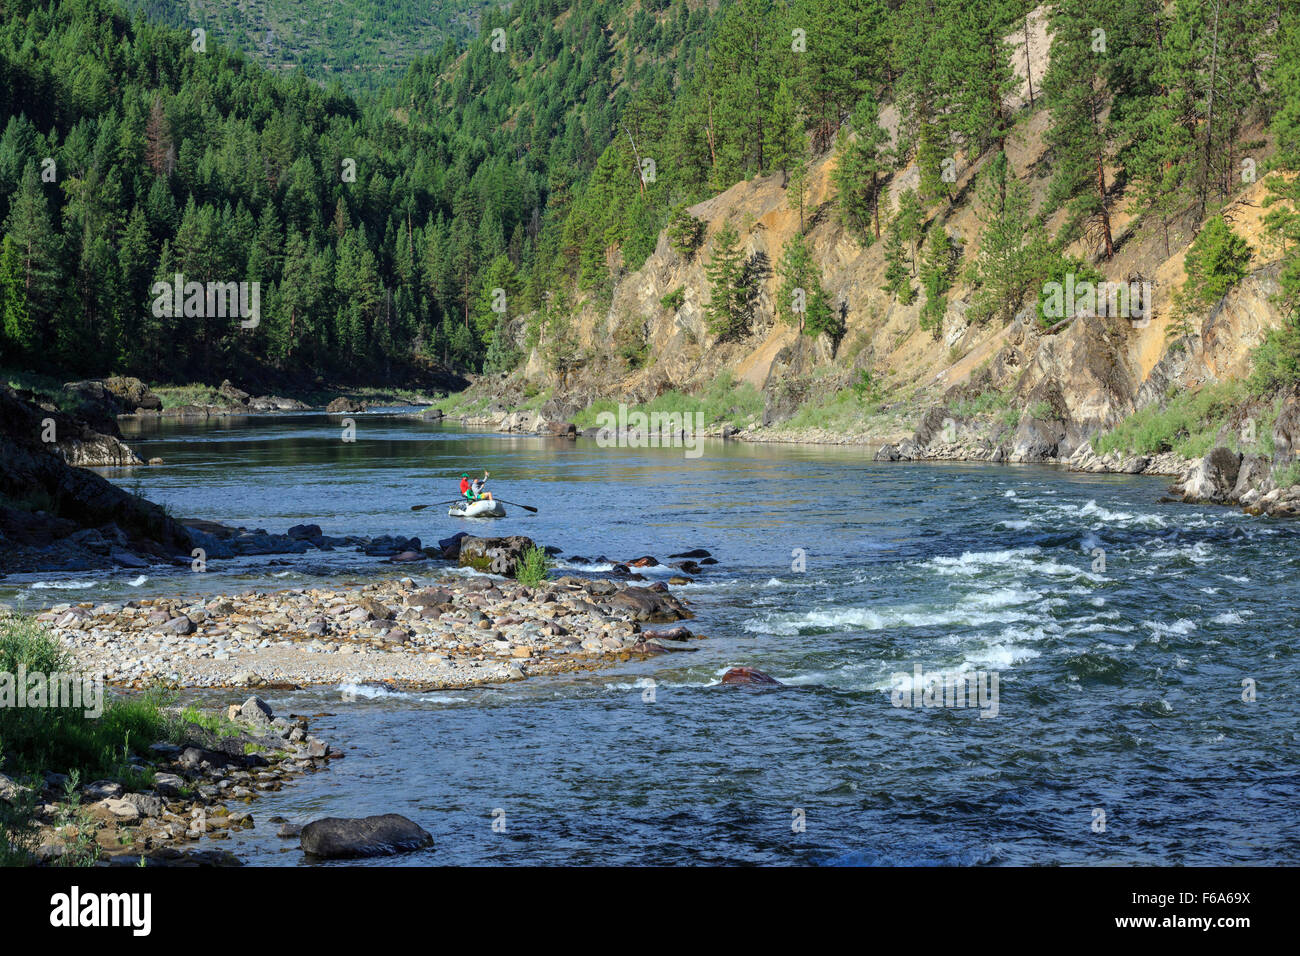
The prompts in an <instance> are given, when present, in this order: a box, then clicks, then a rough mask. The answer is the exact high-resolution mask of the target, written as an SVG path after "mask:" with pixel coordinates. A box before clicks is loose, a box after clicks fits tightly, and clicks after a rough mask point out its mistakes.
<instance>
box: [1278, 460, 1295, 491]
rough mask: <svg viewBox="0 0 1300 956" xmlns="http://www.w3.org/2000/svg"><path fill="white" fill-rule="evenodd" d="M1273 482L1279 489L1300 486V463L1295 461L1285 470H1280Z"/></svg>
mask: <svg viewBox="0 0 1300 956" xmlns="http://www.w3.org/2000/svg"><path fill="white" fill-rule="evenodd" d="M1273 482H1274V484H1276V485H1277V486H1278V487H1279V488H1291V487H1293V486H1295V485H1300V461H1293V462H1291V464H1289V465H1287V466H1286V467H1285V468H1282V469H1280V470H1279V471H1278V472H1277V474H1276V475H1274V477H1273Z"/></svg>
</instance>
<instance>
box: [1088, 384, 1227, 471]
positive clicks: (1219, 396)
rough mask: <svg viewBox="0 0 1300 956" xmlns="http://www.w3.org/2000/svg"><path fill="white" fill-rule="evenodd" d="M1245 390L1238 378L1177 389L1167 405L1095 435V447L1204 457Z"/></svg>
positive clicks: (1100, 450)
mask: <svg viewBox="0 0 1300 956" xmlns="http://www.w3.org/2000/svg"><path fill="white" fill-rule="evenodd" d="M1244 391H1245V390H1244V389H1243V388H1242V385H1241V383H1240V382H1238V381H1228V382H1220V383H1218V384H1216V385H1207V386H1205V387H1204V388H1201V389H1200V390H1199V391H1195V392H1189V391H1175V392H1173V394H1172V395H1170V397H1169V398H1168V399H1167V400H1166V401H1165V403H1164V404H1163V405H1151V406H1148V407H1147V408H1144V409H1142V410H1141V411H1138V412H1134V413H1133V414H1132V415H1130V416H1129V417H1128V418H1126V419H1124V421H1122V422H1120V423H1119V424H1118V425H1116V426H1115V427H1114V428H1112V429H1111V430H1110V431H1109V432H1107V433H1106V434H1104V435H1099V436H1098V437H1096V438H1094V439H1093V441H1092V447H1093V450H1094V451H1095V452H1097V454H1099V455H1106V454H1109V453H1110V452H1115V451H1118V452H1122V453H1126V454H1135V455H1158V454H1160V453H1162V452H1167V451H1172V452H1176V453H1177V454H1179V455H1181V456H1182V457H1184V458H1200V457H1201V456H1202V455H1204V454H1205V453H1206V452H1208V451H1209V450H1210V446H1211V445H1212V444H1213V443H1214V439H1215V436H1216V435H1217V434H1218V433H1219V430H1220V429H1221V428H1222V427H1223V425H1224V424H1225V423H1226V422H1227V420H1228V418H1229V417H1230V415H1231V414H1232V412H1233V411H1234V410H1235V409H1236V408H1237V407H1238V406H1239V405H1241V404H1242V401H1243V400H1244V398H1245V394H1244Z"/></svg>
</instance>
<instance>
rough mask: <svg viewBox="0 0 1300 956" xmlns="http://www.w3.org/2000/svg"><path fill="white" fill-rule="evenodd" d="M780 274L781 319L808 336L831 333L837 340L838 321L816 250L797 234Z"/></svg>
mask: <svg viewBox="0 0 1300 956" xmlns="http://www.w3.org/2000/svg"><path fill="white" fill-rule="evenodd" d="M776 271H777V275H778V276H779V277H780V279H781V284H780V288H779V291H778V293H777V300H778V301H777V311H778V314H779V315H780V316H781V318H782V319H783V320H784V321H786V322H787V323H789V324H791V325H794V326H796V327H797V328H798V329H799V331H800V332H803V333H806V334H808V335H812V336H817V335H820V334H821V333H823V332H828V333H831V334H832V336H834V335H835V333H836V332H837V331H838V328H837V322H836V320H837V318H838V317H837V316H836V314H835V311H834V310H833V309H832V308H831V304H830V297H829V296H828V295H827V294H826V290H825V289H824V288H823V286H822V282H821V274H820V272H819V270H818V268H817V263H816V262H815V261H814V260H813V255H812V250H811V249H810V248H809V247H808V242H807V240H805V239H804V237H803V236H801V235H798V234H796V235H794V236H791V237H790V239H789V241H788V242H786V244H785V248H784V249H782V250H781V260H780V262H779V263H778V264H777V270H776Z"/></svg>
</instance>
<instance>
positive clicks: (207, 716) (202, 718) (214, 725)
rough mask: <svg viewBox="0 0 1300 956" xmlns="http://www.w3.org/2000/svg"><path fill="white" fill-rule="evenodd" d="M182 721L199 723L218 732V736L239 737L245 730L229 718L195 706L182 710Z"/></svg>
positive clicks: (213, 731)
mask: <svg viewBox="0 0 1300 956" xmlns="http://www.w3.org/2000/svg"><path fill="white" fill-rule="evenodd" d="M181 722H182V723H185V724H198V725H199V726H200V727H202V728H203V729H204V730H206V731H208V732H209V733H212V734H216V735H217V736H218V737H238V736H239V735H240V734H241V733H242V732H243V731H242V730H241V728H240V727H239V725H238V724H236V723H234V722H232V721H229V720H227V719H226V718H225V717H222V716H221V715H220V714H212V713H207V712H205V711H201V710H198V709H197V708H194V707H186V708H185V709H184V710H182V711H181Z"/></svg>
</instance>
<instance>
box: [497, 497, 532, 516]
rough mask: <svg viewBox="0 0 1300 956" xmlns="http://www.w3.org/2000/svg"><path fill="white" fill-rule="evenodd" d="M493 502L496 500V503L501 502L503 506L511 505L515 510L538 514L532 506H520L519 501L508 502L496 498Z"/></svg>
mask: <svg viewBox="0 0 1300 956" xmlns="http://www.w3.org/2000/svg"><path fill="white" fill-rule="evenodd" d="M493 500H495V501H499V502H501V503H502V504H503V505H510V506H511V507H513V508H523V509H524V510H525V511H530V512H532V513H533V514H537V509H536V508H534V507H533V506H532V505H521V504H520V503H519V502H517V501H506V499H504V498H495V499H493Z"/></svg>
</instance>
